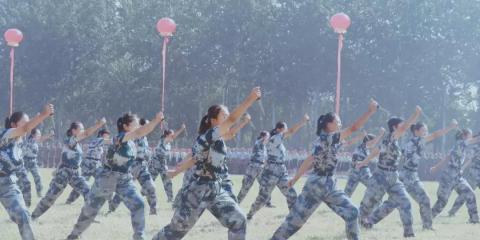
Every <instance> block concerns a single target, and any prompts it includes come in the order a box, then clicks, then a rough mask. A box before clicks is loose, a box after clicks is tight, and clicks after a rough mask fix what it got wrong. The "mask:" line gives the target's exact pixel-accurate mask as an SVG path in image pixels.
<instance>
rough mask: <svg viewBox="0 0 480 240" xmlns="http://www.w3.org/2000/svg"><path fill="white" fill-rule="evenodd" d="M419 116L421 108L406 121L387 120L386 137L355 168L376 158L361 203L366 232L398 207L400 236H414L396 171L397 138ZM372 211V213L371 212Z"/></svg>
mask: <svg viewBox="0 0 480 240" xmlns="http://www.w3.org/2000/svg"><path fill="white" fill-rule="evenodd" d="M420 114H421V108H420V107H418V106H417V108H416V110H415V113H414V114H413V115H412V116H411V117H410V118H409V119H408V120H407V121H405V122H404V121H403V120H402V119H400V118H396V117H393V118H390V119H389V120H388V129H389V134H387V135H386V136H385V137H384V139H383V141H382V143H381V145H380V148H377V149H374V150H373V151H372V152H371V153H370V155H369V156H368V157H367V158H366V159H365V160H363V161H361V162H359V163H357V168H358V169H360V168H362V167H363V166H367V165H368V163H369V162H370V161H371V160H372V159H373V158H375V157H377V156H378V163H377V169H376V170H375V171H374V173H373V176H372V180H371V182H370V184H369V186H368V187H367V190H366V192H365V195H364V197H363V200H362V202H361V204H360V221H361V224H362V225H363V226H364V227H365V228H367V229H369V228H372V226H373V224H376V223H378V222H379V221H381V220H382V219H383V218H384V217H386V216H388V214H390V213H391V212H392V211H393V210H394V209H395V208H398V209H399V212H400V219H401V220H402V224H403V236H404V237H414V236H415V234H414V232H413V217H412V209H411V208H412V206H411V204H410V200H409V199H408V194H407V191H406V190H405V186H404V185H403V183H402V182H400V180H399V179H398V172H397V168H398V164H399V161H400V157H401V150H400V146H399V144H398V139H399V138H400V137H402V136H403V135H404V134H405V132H406V131H407V130H408V129H409V128H410V126H411V125H412V124H413V123H414V122H415V121H416V120H417V118H418V117H419V116H420ZM385 193H388V195H389V198H388V200H387V201H385V202H383V203H382V204H381V205H380V206H378V207H377V208H375V207H376V206H377V204H378V203H379V202H380V201H381V200H382V198H383V196H384V195H385ZM374 209H375V211H373V210H374ZM372 211H373V212H372Z"/></svg>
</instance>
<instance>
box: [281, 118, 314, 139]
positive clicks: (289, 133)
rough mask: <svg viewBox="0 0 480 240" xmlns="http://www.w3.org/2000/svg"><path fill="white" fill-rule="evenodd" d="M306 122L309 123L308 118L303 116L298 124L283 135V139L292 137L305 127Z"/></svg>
mask: <svg viewBox="0 0 480 240" xmlns="http://www.w3.org/2000/svg"><path fill="white" fill-rule="evenodd" d="M308 121H310V117H309V116H308V115H307V114H305V115H304V116H303V118H302V120H301V121H300V122H298V123H297V124H295V125H294V126H293V127H292V128H289V129H288V131H287V132H286V133H285V134H284V135H283V137H284V138H289V137H291V136H293V135H294V134H295V133H297V132H298V130H300V128H302V127H303V126H305V125H307V123H308Z"/></svg>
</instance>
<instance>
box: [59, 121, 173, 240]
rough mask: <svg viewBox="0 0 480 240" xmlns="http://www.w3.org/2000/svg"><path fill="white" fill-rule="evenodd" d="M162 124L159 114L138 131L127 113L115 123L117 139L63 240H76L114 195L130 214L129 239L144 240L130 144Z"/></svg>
mask: <svg viewBox="0 0 480 240" xmlns="http://www.w3.org/2000/svg"><path fill="white" fill-rule="evenodd" d="M163 120H164V117H163V113H161V112H160V113H158V114H157V115H156V117H155V119H154V120H152V121H151V122H149V123H146V124H145V125H143V126H141V127H139V119H138V117H137V116H136V115H133V114H131V113H126V114H124V115H123V116H122V117H120V118H119V119H118V121H117V128H118V135H117V136H116V137H115V138H114V140H113V144H112V145H111V146H110V147H109V149H108V151H107V154H106V157H105V158H106V160H105V162H104V163H103V166H102V167H101V168H100V169H99V171H98V173H97V175H96V177H95V182H94V183H93V186H92V189H91V191H90V193H89V194H88V197H87V201H86V202H85V205H84V206H83V207H82V211H81V213H80V216H79V217H78V220H77V223H76V224H75V226H74V228H73V230H72V232H71V233H70V234H69V235H68V237H67V239H79V237H80V235H81V234H82V233H83V232H84V231H85V230H86V229H87V228H88V227H89V226H90V224H92V222H93V221H94V220H95V217H96V216H97V214H98V212H99V211H100V208H102V206H103V204H105V202H106V201H107V199H110V197H111V196H112V194H113V193H114V192H115V193H116V194H118V195H119V196H120V197H121V199H122V201H123V203H124V204H125V205H126V206H127V208H128V209H129V210H130V216H131V220H132V227H133V231H134V233H133V239H135V240H139V239H145V212H144V211H145V207H144V203H143V199H142V197H141V195H140V193H138V191H137V189H136V187H135V184H134V183H133V179H132V175H131V174H130V168H131V166H132V165H133V164H134V162H135V161H136V160H135V158H136V155H137V153H138V151H137V149H136V148H137V146H136V144H135V142H134V140H135V139H139V138H142V137H144V136H146V135H148V134H149V133H150V132H152V131H153V130H154V129H155V127H156V126H157V125H158V124H160V123H161V122H162V121H163Z"/></svg>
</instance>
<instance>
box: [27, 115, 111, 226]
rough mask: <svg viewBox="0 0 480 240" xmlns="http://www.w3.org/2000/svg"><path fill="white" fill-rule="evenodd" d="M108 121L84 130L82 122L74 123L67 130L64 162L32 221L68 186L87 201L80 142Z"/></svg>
mask: <svg viewBox="0 0 480 240" xmlns="http://www.w3.org/2000/svg"><path fill="white" fill-rule="evenodd" d="M105 123H106V120H105V118H102V119H101V120H100V121H98V122H97V123H96V124H95V126H93V127H90V128H88V129H86V130H84V127H83V124H82V123H81V122H73V123H72V124H70V128H69V129H68V130H67V134H66V135H67V136H66V138H65V141H64V145H63V149H62V160H61V163H60V166H59V167H58V168H57V170H56V171H55V175H54V176H53V179H52V181H51V182H50V187H49V189H48V191H47V193H46V194H45V196H44V197H43V198H42V199H41V200H40V202H39V203H38V204H37V207H35V210H33V212H32V219H34V220H35V219H37V218H39V217H40V216H42V215H43V214H44V213H45V212H46V211H47V210H48V209H49V208H50V207H51V206H52V205H53V204H54V203H55V201H56V200H57V198H58V197H59V196H60V194H62V192H63V190H65V188H66V187H67V184H70V186H71V187H72V188H73V189H75V191H78V192H81V193H82V195H83V197H84V198H85V199H86V197H87V194H88V191H89V187H88V184H87V181H85V178H84V177H83V176H82V175H81V174H80V171H79V168H80V164H81V162H82V155H83V150H82V147H81V145H80V141H82V140H84V139H86V138H88V137H90V136H91V135H93V134H94V133H95V132H96V131H97V129H99V128H100V127H102V126H103V125H105Z"/></svg>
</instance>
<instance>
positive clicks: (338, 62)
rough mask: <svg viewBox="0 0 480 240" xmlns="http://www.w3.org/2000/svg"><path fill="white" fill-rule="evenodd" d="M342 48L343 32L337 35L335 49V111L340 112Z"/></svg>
mask: <svg viewBox="0 0 480 240" xmlns="http://www.w3.org/2000/svg"><path fill="white" fill-rule="evenodd" d="M342 48H343V34H339V35H338V51H337V94H336V96H335V112H336V113H337V115H339V114H340V77H341V76H340V73H341V65H342V58H341V57H342V54H341V53H342Z"/></svg>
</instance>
